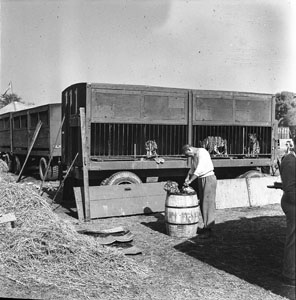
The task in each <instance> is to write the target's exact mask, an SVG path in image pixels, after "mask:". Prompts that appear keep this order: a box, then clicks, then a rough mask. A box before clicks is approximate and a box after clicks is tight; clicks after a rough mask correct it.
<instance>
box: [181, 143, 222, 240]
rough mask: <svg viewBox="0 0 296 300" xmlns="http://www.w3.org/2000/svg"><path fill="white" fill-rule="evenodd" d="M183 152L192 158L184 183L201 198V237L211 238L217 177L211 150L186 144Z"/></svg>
mask: <svg viewBox="0 0 296 300" xmlns="http://www.w3.org/2000/svg"><path fill="white" fill-rule="evenodd" d="M182 152H183V153H184V155H185V156H187V157H191V158H192V164H191V169H190V170H189V172H188V175H187V176H186V178H185V182H184V185H185V186H189V185H190V186H191V187H192V188H193V189H194V190H195V191H196V192H197V195H198V198H199V200H200V209H201V215H202V218H203V223H204V227H203V228H201V229H199V230H198V232H197V233H199V237H201V238H209V237H211V235H212V228H213V227H214V225H215V210H216V202H215V199H216V187H217V178H216V176H215V173H214V166H213V163H212V160H211V156H210V154H209V152H208V151H207V150H206V149H204V148H195V147H192V146H191V145H188V144H187V145H184V146H183V147H182Z"/></svg>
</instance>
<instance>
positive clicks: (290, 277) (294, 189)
mask: <svg viewBox="0 0 296 300" xmlns="http://www.w3.org/2000/svg"><path fill="white" fill-rule="evenodd" d="M293 142H294V148H292V149H291V151H290V152H289V153H288V154H286V155H285V157H284V158H283V160H282V162H281V166H280V174H281V179H282V184H283V187H282V189H283V192H284V194H283V196H282V199H281V206H282V209H283V212H284V213H285V215H286V222H287V229H286V243H285V250H284V261H283V272H282V275H283V281H284V283H286V284H289V285H294V286H295V210H296V154H295V151H296V136H294V138H293Z"/></svg>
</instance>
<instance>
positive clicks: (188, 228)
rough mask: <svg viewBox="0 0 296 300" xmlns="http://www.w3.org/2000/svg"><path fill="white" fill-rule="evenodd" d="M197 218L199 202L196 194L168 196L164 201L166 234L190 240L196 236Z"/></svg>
mask: <svg viewBox="0 0 296 300" xmlns="http://www.w3.org/2000/svg"><path fill="white" fill-rule="evenodd" d="M198 216H199V201H198V198H197V196H196V194H181V195H178V194H169V193H167V197H166V201H165V223H166V230H167V234H168V235H170V236H173V237H184V238H190V237H193V236H195V235H196V231H197V227H198Z"/></svg>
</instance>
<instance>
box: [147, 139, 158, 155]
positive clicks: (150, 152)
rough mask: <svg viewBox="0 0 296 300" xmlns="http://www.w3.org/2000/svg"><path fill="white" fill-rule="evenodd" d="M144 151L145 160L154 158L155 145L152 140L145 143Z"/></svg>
mask: <svg viewBox="0 0 296 300" xmlns="http://www.w3.org/2000/svg"><path fill="white" fill-rule="evenodd" d="M145 150H146V156H147V158H151V157H156V156H157V153H156V150H157V144H156V142H155V141H153V140H149V141H147V142H146V143H145Z"/></svg>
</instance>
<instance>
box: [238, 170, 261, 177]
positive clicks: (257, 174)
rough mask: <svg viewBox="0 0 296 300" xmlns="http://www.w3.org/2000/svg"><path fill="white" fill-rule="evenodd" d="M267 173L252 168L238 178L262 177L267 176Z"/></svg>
mask: <svg viewBox="0 0 296 300" xmlns="http://www.w3.org/2000/svg"><path fill="white" fill-rule="evenodd" d="M265 176H266V175H265V174H263V173H261V172H260V171H256V170H250V171H247V172H246V173H244V174H242V175H240V176H238V177H237V178H260V177H265Z"/></svg>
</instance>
